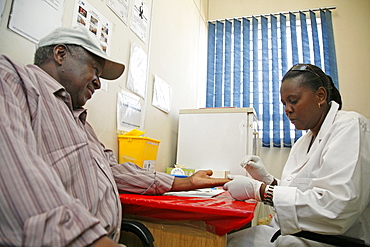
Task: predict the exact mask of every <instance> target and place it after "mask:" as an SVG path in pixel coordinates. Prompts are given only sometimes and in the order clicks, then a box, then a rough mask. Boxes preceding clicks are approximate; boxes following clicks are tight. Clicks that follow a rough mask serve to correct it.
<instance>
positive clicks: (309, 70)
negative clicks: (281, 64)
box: [282, 64, 342, 109]
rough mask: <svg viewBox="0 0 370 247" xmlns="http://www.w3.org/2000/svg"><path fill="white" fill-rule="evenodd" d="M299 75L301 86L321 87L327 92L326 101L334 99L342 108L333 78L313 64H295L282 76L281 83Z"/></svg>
mask: <svg viewBox="0 0 370 247" xmlns="http://www.w3.org/2000/svg"><path fill="white" fill-rule="evenodd" d="M296 77H300V78H301V84H302V86H305V87H308V88H311V89H312V90H317V89H318V88H319V87H323V88H324V89H325V90H326V93H327V99H326V101H327V102H328V103H329V102H330V101H332V100H334V101H335V102H337V103H338V104H339V109H341V108H342V97H341V95H340V93H339V91H338V89H337V88H336V87H335V85H334V83H333V79H332V78H331V77H330V76H329V75H327V74H325V73H324V72H323V71H322V70H321V69H320V68H319V67H317V66H316V65H313V64H296V65H294V66H293V67H292V68H291V69H290V70H289V71H288V72H287V73H286V74H285V75H284V77H283V79H282V83H283V82H284V81H285V80H287V79H292V78H296Z"/></svg>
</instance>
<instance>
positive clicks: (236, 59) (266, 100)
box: [206, 9, 338, 147]
mask: <svg viewBox="0 0 370 247" xmlns="http://www.w3.org/2000/svg"><path fill="white" fill-rule="evenodd" d="M305 12H308V16H307V15H306V14H305ZM317 15H319V17H318V16H317ZM207 63H208V64H207V92H206V107H253V108H254V110H255V112H256V114H257V117H258V119H259V121H260V124H259V126H260V129H261V132H262V146H263V147H270V146H271V143H272V146H274V147H282V146H283V147H291V146H292V143H293V142H294V141H296V140H297V139H298V138H299V137H301V136H302V132H301V131H297V130H295V129H294V126H293V125H291V124H290V122H289V120H288V119H287V117H286V116H285V113H284V111H283V107H282V104H281V103H280V92H279V89H280V85H281V78H282V76H283V75H284V74H285V73H286V72H287V71H288V70H289V68H290V67H291V66H293V65H294V64H297V63H311V64H315V65H317V66H319V67H320V68H322V69H323V70H324V71H325V73H326V74H328V75H330V76H331V77H332V78H333V81H334V84H335V85H336V86H337V87H338V75H337V64H336V55H335V45H334V35H333V26H332V18H331V11H330V10H328V9H319V11H318V12H317V11H316V10H315V11H313V10H309V11H298V12H297V15H296V14H294V13H292V12H290V13H288V14H287V15H286V14H283V13H280V14H270V15H262V16H252V17H250V18H241V19H233V20H231V21H230V20H218V21H212V22H208V61H207Z"/></svg>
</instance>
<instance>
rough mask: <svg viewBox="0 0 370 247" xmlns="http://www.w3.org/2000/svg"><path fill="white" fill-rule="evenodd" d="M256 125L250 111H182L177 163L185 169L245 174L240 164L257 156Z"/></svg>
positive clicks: (206, 109) (221, 109)
mask: <svg viewBox="0 0 370 247" xmlns="http://www.w3.org/2000/svg"><path fill="white" fill-rule="evenodd" d="M257 143H258V126H257V118H256V115H255V113H254V110H253V108H204V109H182V110H180V117H179V132H178V145H177V161H176V163H177V164H179V165H182V166H184V167H186V168H194V169H212V170H217V171H219V170H221V171H224V170H226V171H230V174H242V175H245V174H246V172H245V170H244V169H242V168H241V167H240V162H241V161H242V159H243V158H244V156H245V155H246V154H258V145H257Z"/></svg>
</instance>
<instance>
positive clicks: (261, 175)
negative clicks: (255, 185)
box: [240, 155, 274, 185]
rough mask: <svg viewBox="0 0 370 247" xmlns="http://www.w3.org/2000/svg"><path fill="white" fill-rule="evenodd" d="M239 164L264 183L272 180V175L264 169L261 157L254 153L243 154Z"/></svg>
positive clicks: (270, 182)
mask: <svg viewBox="0 0 370 247" xmlns="http://www.w3.org/2000/svg"><path fill="white" fill-rule="evenodd" d="M240 166H242V167H244V168H245V169H246V170H247V172H248V173H249V174H250V175H251V176H252V177H253V178H254V179H256V180H258V181H262V182H264V183H265V184H266V185H269V184H272V183H273V182H274V176H272V175H271V174H270V173H268V172H267V171H266V169H265V166H264V165H263V162H262V160H261V158H260V157H258V156H256V155H247V156H245V157H244V159H243V161H242V163H241V164H240Z"/></svg>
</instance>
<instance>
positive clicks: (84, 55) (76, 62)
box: [58, 48, 105, 109]
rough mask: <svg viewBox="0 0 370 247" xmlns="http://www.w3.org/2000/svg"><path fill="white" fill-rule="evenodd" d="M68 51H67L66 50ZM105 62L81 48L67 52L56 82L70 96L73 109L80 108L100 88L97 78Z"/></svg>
mask: <svg viewBox="0 0 370 247" xmlns="http://www.w3.org/2000/svg"><path fill="white" fill-rule="evenodd" d="M67 50H68V49H67ZM104 63H105V60H104V59H101V58H99V57H97V56H95V55H93V54H91V53H89V52H88V51H86V50H83V49H82V48H81V51H79V52H74V51H72V52H69V51H68V52H67V53H66V56H65V57H64V61H63V63H62V65H61V68H60V70H59V73H58V81H59V82H60V83H61V84H62V85H63V86H64V87H65V88H66V90H67V92H68V93H69V94H70V95H71V98H72V105H73V109H78V108H81V107H82V106H84V105H85V104H86V102H87V101H88V100H89V99H90V98H91V97H92V95H93V94H94V92H95V90H96V89H99V88H100V80H99V76H100V75H101V73H102V69H103V66H104Z"/></svg>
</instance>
